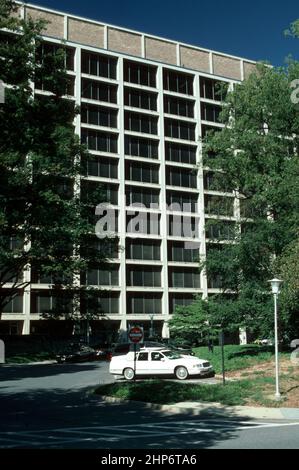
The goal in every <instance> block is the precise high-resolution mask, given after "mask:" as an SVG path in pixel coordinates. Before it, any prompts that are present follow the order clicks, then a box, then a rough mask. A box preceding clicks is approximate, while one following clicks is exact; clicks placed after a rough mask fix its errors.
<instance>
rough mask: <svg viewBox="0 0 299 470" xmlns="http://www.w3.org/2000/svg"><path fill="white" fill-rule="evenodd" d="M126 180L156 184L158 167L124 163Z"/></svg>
mask: <svg viewBox="0 0 299 470" xmlns="http://www.w3.org/2000/svg"><path fill="white" fill-rule="evenodd" d="M126 180H130V181H140V182H141V183H153V184H158V183H159V166H157V165H153V166H151V165H148V164H141V163H137V162H126Z"/></svg>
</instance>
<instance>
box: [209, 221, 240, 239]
mask: <svg viewBox="0 0 299 470" xmlns="http://www.w3.org/2000/svg"><path fill="white" fill-rule="evenodd" d="M235 230H236V224H235V222H229V221H225V220H222V221H220V220H208V221H206V236H207V238H209V239H211V240H213V239H214V240H234V239H235V237H236V233H235Z"/></svg>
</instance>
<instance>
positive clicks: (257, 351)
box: [228, 346, 274, 359]
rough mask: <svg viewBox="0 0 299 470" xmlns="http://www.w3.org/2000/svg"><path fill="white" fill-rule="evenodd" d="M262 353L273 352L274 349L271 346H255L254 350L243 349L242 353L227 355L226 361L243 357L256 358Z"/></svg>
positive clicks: (251, 348)
mask: <svg viewBox="0 0 299 470" xmlns="http://www.w3.org/2000/svg"><path fill="white" fill-rule="evenodd" d="M263 352H270V353H273V352H274V347H273V346H263V347H261V346H257V347H256V348H254V347H250V348H246V347H245V348H244V349H242V351H236V352H232V353H230V354H228V359H233V358H235V357H243V356H258V355H259V354H261V353H263Z"/></svg>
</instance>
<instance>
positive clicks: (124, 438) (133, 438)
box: [0, 363, 299, 449]
mask: <svg viewBox="0 0 299 470" xmlns="http://www.w3.org/2000/svg"><path fill="white" fill-rule="evenodd" d="M113 380H114V379H113V377H111V376H110V375H109V373H108V365H107V364H106V363H88V364H64V365H56V364H50V365H34V366H1V367H0V416H1V419H0V449H14V448H35V449H40V448H42V449H51V448H52V449H61V448H63V449H79V448H80V449H84V448H86V449H274V448H275V449H298V448H299V423H295V422H288V421H287V420H286V421H283V422H281V421H280V422H269V421H268V422H267V421H258V422H257V421H253V420H249V419H245V418H242V417H239V416H236V415H234V414H233V412H228V411H227V410H224V411H221V412H219V410H218V411H217V412H215V410H214V409H206V410H205V412H203V413H202V414H201V415H199V416H192V415H191V414H189V413H187V412H186V413H184V414H182V413H181V414H167V413H165V412H162V411H159V410H153V409H150V408H147V407H146V406H145V405H144V404H142V403H138V404H136V403H106V402H105V401H103V400H102V399H101V398H100V397H98V396H95V395H93V394H91V392H90V389H91V387H93V386H96V385H97V384H100V383H109V382H111V381H113Z"/></svg>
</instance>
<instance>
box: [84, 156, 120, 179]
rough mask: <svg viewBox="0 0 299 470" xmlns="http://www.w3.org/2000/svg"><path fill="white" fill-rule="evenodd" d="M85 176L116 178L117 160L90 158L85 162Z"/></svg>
mask: <svg viewBox="0 0 299 470" xmlns="http://www.w3.org/2000/svg"><path fill="white" fill-rule="evenodd" d="M85 173H86V174H87V176H99V177H102V178H115V179H116V178H117V177H118V160H116V159H115V160H114V159H112V158H102V157H100V158H96V157H90V158H89V159H88V160H87V162H86V172H85Z"/></svg>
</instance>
